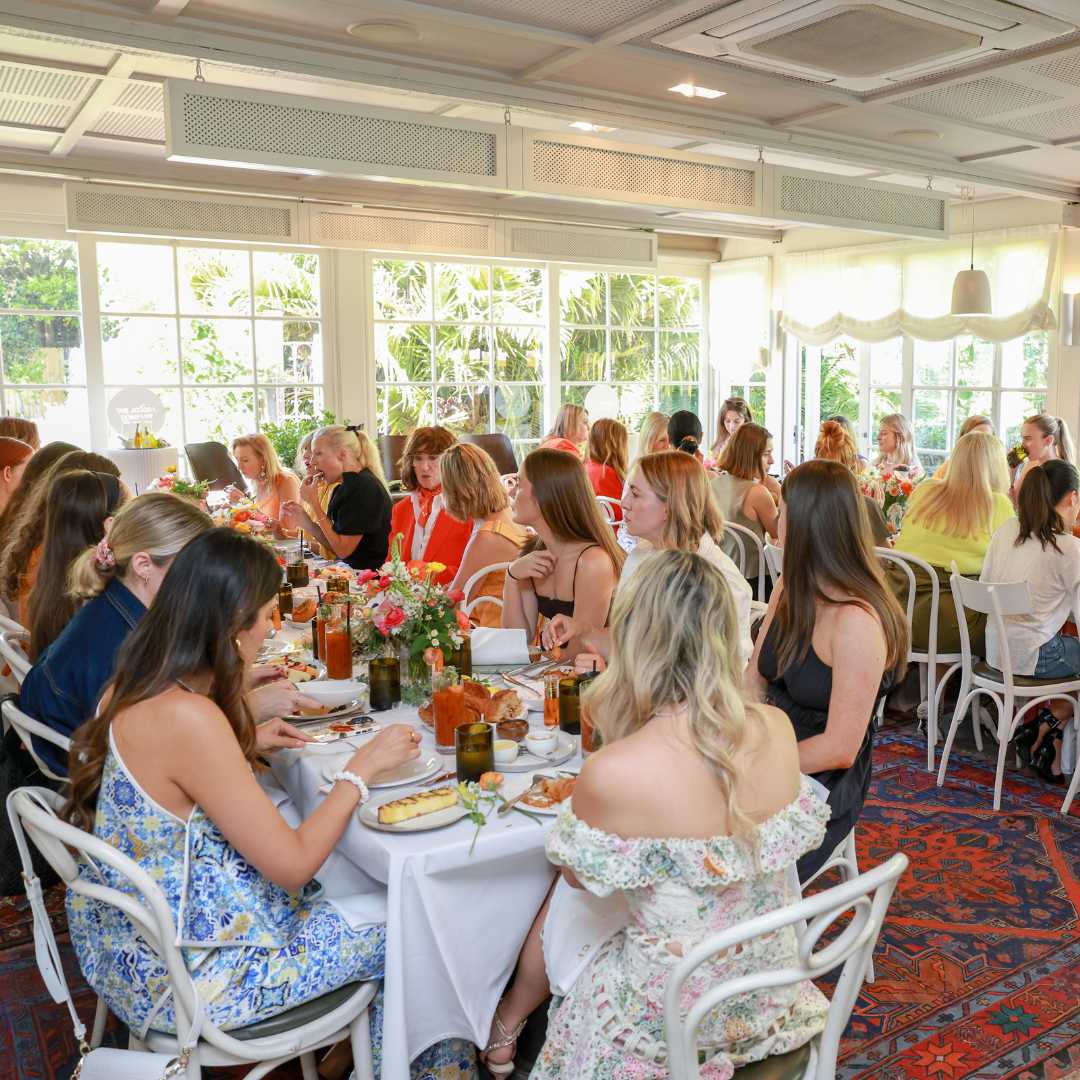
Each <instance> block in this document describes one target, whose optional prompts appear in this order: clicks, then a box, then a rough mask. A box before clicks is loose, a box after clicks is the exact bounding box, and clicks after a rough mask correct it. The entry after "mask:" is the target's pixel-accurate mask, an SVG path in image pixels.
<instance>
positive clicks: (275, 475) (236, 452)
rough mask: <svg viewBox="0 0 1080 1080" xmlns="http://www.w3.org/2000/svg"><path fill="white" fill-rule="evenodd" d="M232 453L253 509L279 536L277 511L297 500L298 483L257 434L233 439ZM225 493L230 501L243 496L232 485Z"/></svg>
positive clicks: (266, 441) (273, 450) (271, 446)
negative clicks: (260, 514)
mask: <svg viewBox="0 0 1080 1080" xmlns="http://www.w3.org/2000/svg"><path fill="white" fill-rule="evenodd" d="M232 452H233V457H234V458H236V467H237V468H238V469H239V470H240V475H241V476H243V477H244V479H245V480H246V481H247V482H248V487H249V493H250V495H251V498H252V499H253V500H254V502H255V505H256V507H258V509H259V510H260V511H261V512H262V513H264V514H265V515H266V516H267V517H268V518H270V520H271V521H273V522H274V523H275V525H276V526H277V527H276V528H275V532H276V533H277V534H278V535H279V536H280V535H282V534H283V532H284V530H283V529H282V528H281V527H280V523H281V508H282V506H283V505H284V504H285V503H287V502H290V501H295V500H296V499H298V498H299V497H300V481H299V480H298V479H297V478H296V476H295V475H294V474H293V473H292V472H291V471H290V470H289V469H286V468H284V467H283V466H282V464H281V462H280V461H278V456H277V451H276V450H275V449H274V444H273V443H272V442H271V441H270V440H269V439H268V438H267V437H266V436H265V435H263V434H262V433H261V432H259V433H257V434H255V435H242V436H240V438H238V439H233V444H232ZM226 491H227V492H228V495H229V498H230V499H232V500H233V501H234V502H235V501H236V500H237V499H240V498H242V497H243V496H244V494H245V492H242V491H240V490H239V489H237V488H235V487H233V486H232V485H230V486H229V487H228V488H227V489H226Z"/></svg>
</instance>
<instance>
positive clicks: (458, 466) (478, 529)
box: [439, 443, 529, 626]
mask: <svg viewBox="0 0 1080 1080" xmlns="http://www.w3.org/2000/svg"><path fill="white" fill-rule="evenodd" d="M439 473H440V475H441V476H442V489H443V498H444V499H445V500H446V509H447V511H448V512H449V513H451V514H453V515H454V516H455V517H457V518H461V519H462V520H471V521H472V522H473V528H472V535H471V537H470V539H469V542H468V544H466V545H465V551H464V553H463V554H462V556H461V566H460V567H459V568H458V572H457V575H456V576H455V578H454V580H453V583H452V584H451V586H450V587H451V589H461V590H464V589H465V585H466V583H467V582H468V580H469V578H471V577H472V575H473V574H475V573H476V572H477V571H478V570H482V569H483V568H484V567H485V566H491V565H492V563H511V562H513V561H514V560H515V559H516V558H517V557H518V556H519V555H520V554H521V548H522V547H523V545H524V544H525V541H526V540H527V539H528V538H529V534H528V532H527V531H526V530H525V529H523V528H522V527H521V526H520V525H518V524H516V523H515V522H514V516H513V514H511V512H510V502H509V500H508V499H507V497H506V489H505V488H504V487H503V484H502V478H501V477H500V476H499V470H498V469H497V468H496V467H495V462H494V461H492V460H491V456H490V455H489V454H486V453H485V452H484V451H483V450H481V449H480V447H479V446H469V445H468V444H467V443H457V444H455V445H454V446H451V447H450V449H449V450H447V451H446V453H445V454H443V456H442V462H441V463H440V465H439ZM505 582H506V571H505V570H492V571H491V572H490V573H487V574H485V575H484V577H483V578H481V580H480V581H478V582H477V583H476V584H475V585H473V587H472V588H471V589H469V591H468V593H467V595H466V596H465V599H464V601H463V603H468V602H469V600H471V599H472V598H473V597H476V596H499V597H501V596H502V594H503V585H504V584H505ZM470 618H471V619H472V621H473V624H474V625H476V626H501V625H502V622H501V618H502V613H501V611H500V609H499V605H498V604H492V603H489V602H487V601H484V603H482V604H477V605H476V607H475V608H474V609H473V611H472V613H471V615H470Z"/></svg>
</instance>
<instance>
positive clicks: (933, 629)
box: [878, 548, 948, 661]
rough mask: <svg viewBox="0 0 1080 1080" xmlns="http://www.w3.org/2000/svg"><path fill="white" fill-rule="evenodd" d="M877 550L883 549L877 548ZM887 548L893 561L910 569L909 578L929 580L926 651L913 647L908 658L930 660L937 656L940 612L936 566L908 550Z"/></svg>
mask: <svg viewBox="0 0 1080 1080" xmlns="http://www.w3.org/2000/svg"><path fill="white" fill-rule="evenodd" d="M878 550H879V551H881V550H883V549H881V548H879V549H878ZM888 550H889V554H890V555H891V556H892V558H893V562H894V563H896V562H900V561H903V562H904V563H905V565H906V566H907V567H908V569H909V570H911V574H912V578H911V579H909V580H914V581H915V582H916V583H917V582H918V579H919V576H920V575H921V576H922V577H925V578H927V579H928V580H929V582H930V621H929V623H928V625H927V632H926V652H918V651H917V650H916V649H915V648H912V649H911V651H910V653H909V654H908V659H909V660H920V659H921V660H924V661H925V660H930V659H931V658H932V657H933V658H937V656H938V651H937V638H938V616H939V614H940V612H941V579H940V578H939V577H938V571H937V568H936V567H933V566H931V565H930V564H929V563H928V562H927V561H926V560H925V559H920V558H919V557H918V555H912V554H911V553H910V552H908V551H897V549H896V548H889V549H888ZM909 625H910V622H909ZM945 655H948V654H945Z"/></svg>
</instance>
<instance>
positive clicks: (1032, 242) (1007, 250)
mask: <svg viewBox="0 0 1080 1080" xmlns="http://www.w3.org/2000/svg"><path fill="white" fill-rule="evenodd" d="M1060 234H1061V229H1060V228H1059V227H1058V226H1056V225H1046V226H1038V227H1032V228H1024V229H1004V230H1000V231H995V232H987V233H976V234H975V267H976V269H982V270H985V271H986V273H987V275H988V276H989V278H990V290H991V296H992V298H993V308H994V314H993V315H950V314H949V307H950V305H951V303H952V284H953V278H955V276H956V274H957V271H959V270H966V269H967V268H968V266H969V265H970V263H969V257H970V250H971V248H970V244H971V241H970V238H969V237H967V236H959V237H955V238H954V239H951V240H948V241H946V242H944V243H934V242H929V241H928V242H912V241H904V242H903V243H890V244H881V245H878V244H875V245H873V246H872V247H851V248H836V249H833V250H831V251H824V252H811V253H807V254H801V255H786V256H783V257H781V258H779V259H777V263H778V266H777V268H776V290H775V293H774V297H773V302H774V305H775V307H776V308H777V310H779V312H780V326H781V327H782V328H783V329H784V330H785V331H786V332H787V333H789V334H792V335H794V336H795V337H797V338H798V339H799V340H800V341H802V342H804V343H805V344H807V345H825V344H827V343H828V342H830V341H832V340H834V339H835V338H837V337H840V336H841V335H847V336H848V337H852V338H854V339H856V340H857V341H865V342H875V341H887V340H889V339H890V338H894V337H898V336H899V335H901V334H907V335H908V336H909V337H912V338H917V339H919V340H921V341H947V340H950V339H952V338H955V337H957V336H959V335H961V334H972V335H974V336H975V337H977V338H980V339H982V340H983V341H991V342H1004V341H1011V340H1012V339H1014V338H1018V337H1022V336H1023V335H1024V334H1026V333H1028V332H1029V331H1031V330H1053V329H1054V328H1055V327H1056V325H1057V322H1056V320H1055V318H1054V313H1053V311H1052V310H1051V308H1050V298H1051V297H1052V296H1053V294H1054V288H1055V284H1056V278H1057V273H1058V252H1059V237H1060ZM745 261H746V262H747V263H750V262H757V261H759V260H750V259H748V260H745ZM735 265H736V264H735V263H732V264H731V266H732V267H734V266H735Z"/></svg>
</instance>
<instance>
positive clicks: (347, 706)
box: [281, 683, 364, 724]
mask: <svg viewBox="0 0 1080 1080" xmlns="http://www.w3.org/2000/svg"><path fill="white" fill-rule="evenodd" d="M301 685H303V686H309V685H310V684H309V683H302V684H301ZM363 711H364V704H363V702H362V701H360V700H359V698H353V700H352V701H345V702H342V704H340V705H330V706H327V707H326V712H324V713H319V714H318V715H317V716H305V715H304V713H293V714H291V715H289V716H283V717H282V718H281V719H282V720H285V721H286V722H287V723H290V724H317V723H319V722H320V721H322V720H351V719H352V718H353V717H354V716H356V714H357V713H362V712H363Z"/></svg>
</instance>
